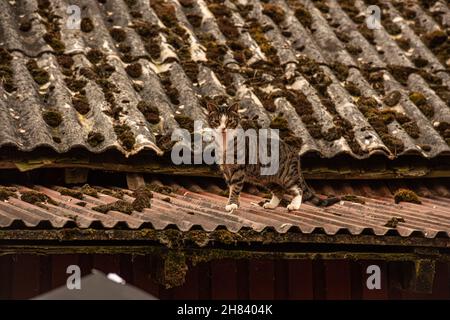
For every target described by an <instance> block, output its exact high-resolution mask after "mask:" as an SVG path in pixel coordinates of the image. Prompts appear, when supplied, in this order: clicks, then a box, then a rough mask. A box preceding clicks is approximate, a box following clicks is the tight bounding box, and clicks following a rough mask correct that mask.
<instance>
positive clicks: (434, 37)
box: [424, 30, 447, 49]
mask: <svg viewBox="0 0 450 320" xmlns="http://www.w3.org/2000/svg"><path fill="white" fill-rule="evenodd" d="M424 41H425V43H426V44H427V46H428V47H429V48H431V49H434V48H436V47H438V46H440V45H441V44H443V43H445V42H446V41H447V34H446V33H445V31H442V30H435V31H431V32H429V33H427V34H426V35H425V36H424Z"/></svg>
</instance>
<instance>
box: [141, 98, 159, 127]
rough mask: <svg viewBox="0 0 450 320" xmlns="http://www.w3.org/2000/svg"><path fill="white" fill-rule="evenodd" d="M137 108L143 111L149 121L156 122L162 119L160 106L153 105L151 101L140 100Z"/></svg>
mask: <svg viewBox="0 0 450 320" xmlns="http://www.w3.org/2000/svg"><path fill="white" fill-rule="evenodd" d="M137 108H138V110H139V111H140V112H142V114H143V115H144V117H145V119H146V120H147V121H148V122H150V123H152V124H156V123H158V122H159V121H160V118H159V110H158V108H156V107H154V106H152V105H151V104H150V102H147V101H139V102H138V104H137Z"/></svg>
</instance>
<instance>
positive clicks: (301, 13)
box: [294, 3, 313, 30]
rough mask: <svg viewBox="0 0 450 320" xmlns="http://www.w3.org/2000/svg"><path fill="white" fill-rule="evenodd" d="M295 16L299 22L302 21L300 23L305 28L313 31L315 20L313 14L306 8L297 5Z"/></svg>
mask: <svg viewBox="0 0 450 320" xmlns="http://www.w3.org/2000/svg"><path fill="white" fill-rule="evenodd" d="M294 14H295V17H296V18H297V19H298V21H300V23H301V24H302V25H303V26H304V27H305V28H307V29H310V30H311V25H312V22H313V19H312V16H311V13H309V11H308V10H306V8H305V7H304V6H303V5H301V4H299V3H297V4H296V9H295V12H294Z"/></svg>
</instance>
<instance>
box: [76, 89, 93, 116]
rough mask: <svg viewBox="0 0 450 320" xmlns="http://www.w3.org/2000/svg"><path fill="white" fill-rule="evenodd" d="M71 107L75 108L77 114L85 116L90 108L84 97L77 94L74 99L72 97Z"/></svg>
mask: <svg viewBox="0 0 450 320" xmlns="http://www.w3.org/2000/svg"><path fill="white" fill-rule="evenodd" d="M72 105H73V107H74V108H75V110H77V111H78V113H80V114H82V115H85V114H87V113H88V112H89V111H90V110H91V107H90V106H89V102H88V99H87V98H86V96H84V95H81V94H79V93H77V94H76V95H75V96H74V97H72Z"/></svg>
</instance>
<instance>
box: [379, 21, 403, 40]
mask: <svg viewBox="0 0 450 320" xmlns="http://www.w3.org/2000/svg"><path fill="white" fill-rule="evenodd" d="M381 21H382V23H383V27H384V29H386V31H387V33H389V34H390V35H394V36H395V35H398V34H400V33H402V29H401V28H400V27H399V26H398V25H397V24H396V23H394V22H392V21H391V20H389V19H386V18H384V19H382V20H381Z"/></svg>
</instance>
